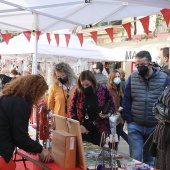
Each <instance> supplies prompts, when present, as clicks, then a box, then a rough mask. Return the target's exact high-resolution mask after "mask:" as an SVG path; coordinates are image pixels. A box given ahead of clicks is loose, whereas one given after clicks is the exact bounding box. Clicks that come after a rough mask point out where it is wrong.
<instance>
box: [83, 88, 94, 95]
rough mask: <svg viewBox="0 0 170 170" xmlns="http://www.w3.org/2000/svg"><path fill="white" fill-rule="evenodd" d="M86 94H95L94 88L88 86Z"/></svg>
mask: <svg viewBox="0 0 170 170" xmlns="http://www.w3.org/2000/svg"><path fill="white" fill-rule="evenodd" d="M84 93H85V94H93V93H94V92H93V87H92V86H88V87H86V88H84Z"/></svg>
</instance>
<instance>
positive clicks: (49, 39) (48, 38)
mask: <svg viewBox="0 0 170 170" xmlns="http://www.w3.org/2000/svg"><path fill="white" fill-rule="evenodd" d="M50 35H51V34H50V33H46V36H47V40H48V43H49V44H50V42H51V38H50Z"/></svg>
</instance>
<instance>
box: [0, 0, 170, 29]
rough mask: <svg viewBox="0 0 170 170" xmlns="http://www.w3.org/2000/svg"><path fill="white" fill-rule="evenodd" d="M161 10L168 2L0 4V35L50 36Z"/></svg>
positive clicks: (25, 0)
mask: <svg viewBox="0 0 170 170" xmlns="http://www.w3.org/2000/svg"><path fill="white" fill-rule="evenodd" d="M162 8H170V2H169V1H166V0H138V1H136V0H126V1H123V0H62V1H56V0H48V1H44V0H36V1H35V0H17V1H13V0H0V29H1V31H3V30H12V31H24V30H37V29H38V30H40V31H42V32H50V31H54V30H59V29H64V28H71V27H76V26H88V25H89V24H91V25H94V24H96V23H99V22H107V21H115V20H121V19H124V18H127V17H137V16H147V15H152V14H155V13H158V12H159V11H160V10H161V9H162ZM106 9H107V10H106ZM35 14H36V15H35Z"/></svg>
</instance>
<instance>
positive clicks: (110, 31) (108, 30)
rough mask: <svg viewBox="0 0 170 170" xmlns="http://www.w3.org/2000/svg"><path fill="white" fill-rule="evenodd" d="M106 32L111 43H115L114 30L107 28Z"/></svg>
mask: <svg viewBox="0 0 170 170" xmlns="http://www.w3.org/2000/svg"><path fill="white" fill-rule="evenodd" d="M105 31H106V32H107V33H108V35H109V37H110V39H111V41H112V42H113V34H114V29H113V28H106V29H105Z"/></svg>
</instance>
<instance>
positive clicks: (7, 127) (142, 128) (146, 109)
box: [0, 48, 170, 170]
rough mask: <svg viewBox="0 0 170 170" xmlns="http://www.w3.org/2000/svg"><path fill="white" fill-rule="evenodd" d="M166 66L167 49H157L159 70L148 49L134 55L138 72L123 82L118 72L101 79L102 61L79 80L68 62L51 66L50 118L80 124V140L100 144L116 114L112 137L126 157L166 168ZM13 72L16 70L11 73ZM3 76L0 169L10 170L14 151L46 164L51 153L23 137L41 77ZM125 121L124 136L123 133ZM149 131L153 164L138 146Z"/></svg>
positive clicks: (169, 93)
mask: <svg viewBox="0 0 170 170" xmlns="http://www.w3.org/2000/svg"><path fill="white" fill-rule="evenodd" d="M168 62H169V48H162V49H161V50H160V54H159V57H158V62H157V64H158V65H159V66H160V69H159V68H155V67H153V65H152V57H151V55H150V53H149V52H148V51H140V52H138V53H137V54H136V56H135V66H136V68H137V71H135V72H133V73H132V74H131V75H130V76H129V77H128V79H127V82H126V81H125V72H124V71H123V70H122V69H117V70H113V71H111V72H109V75H108V77H107V76H106V75H104V74H103V73H102V71H103V64H102V63H101V62H96V63H95V64H94V65H93V70H92V71H90V70H85V71H82V72H81V73H80V75H79V77H78V78H77V77H76V75H75V73H74V72H73V70H72V68H71V67H70V65H69V64H67V63H65V62H61V63H58V64H55V66H54V71H53V84H52V85H51V86H50V89H49V96H48V108H49V109H50V110H51V111H52V114H58V115H61V116H64V117H70V118H72V119H75V120H77V121H79V122H80V127H81V134H82V139H83V141H88V142H91V143H93V144H95V145H100V140H101V135H102V133H103V132H105V133H107V134H110V133H111V132H110V125H109V117H110V116H111V115H115V114H117V112H119V113H120V115H121V118H120V119H119V122H118V123H117V126H116V133H117V134H118V137H119V139H120V136H121V137H122V138H123V139H124V140H125V141H126V142H127V143H128V144H129V149H130V156H131V157H132V158H134V159H136V160H138V161H141V162H144V163H146V164H149V165H150V166H153V167H154V166H156V167H157V168H159V169H160V170H169V169H170V164H169V161H168V160H169V155H170V138H169V135H170V126H169V125H170V117H169V110H170V109H169V108H170V99H169V97H170V86H168V84H169V82H170V78H169V76H168V75H169V70H168ZM14 72H15V70H13V71H12V72H11V74H14ZM15 73H16V72H15ZM4 74H6V73H4ZM4 74H3V75H0V78H1V79H3V78H4V80H7V78H8V80H7V81H6V82H5V83H4V84H3V89H1V90H2V94H1V98H0V134H1V136H2V137H1V138H0V162H1V164H0V169H3V168H2V167H3V166H5V167H6V166H10V167H11V170H13V169H15V163H14V162H13V161H12V154H13V151H14V149H15V147H19V148H21V149H24V150H25V151H27V152H32V153H42V154H43V155H44V159H45V161H46V162H48V161H49V159H50V158H51V154H50V153H49V152H48V151H47V150H45V149H43V147H42V146H41V145H40V144H39V143H37V142H35V141H33V140H32V139H31V138H29V137H28V122H29V118H30V114H31V108H32V106H33V104H36V102H37V101H38V100H39V99H40V97H41V96H42V95H43V94H44V93H45V92H46V90H47V88H48V86H47V84H46V82H45V80H44V78H43V77H42V76H40V75H30V73H28V74H27V73H25V74H24V76H20V77H17V76H16V75H15V77H16V78H15V79H13V78H9V77H8V76H9V75H10V73H9V74H8V75H4ZM12 77H14V76H12ZM164 89H165V90H164ZM158 98H159V99H158ZM108 103H109V105H108V107H109V108H108V112H107V113H104V112H103V108H104V107H105V106H106V105H107V104H108ZM125 123H127V130H128V134H127V133H125V132H124V130H123V129H124V128H123V127H124V124H125ZM153 131H154V138H153V141H154V142H156V144H157V159H156V164H155V158H154V157H152V156H151V155H149V153H148V152H147V151H143V144H144V143H145V142H146V141H147V139H148V138H149V136H150V135H151V133H152V132H153ZM18 132H19V133H18ZM4 141H6V142H4ZM2 162H3V164H2ZM164 162H165V164H164ZM3 170H4V169H3Z"/></svg>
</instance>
